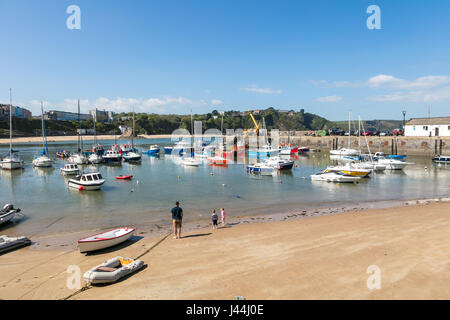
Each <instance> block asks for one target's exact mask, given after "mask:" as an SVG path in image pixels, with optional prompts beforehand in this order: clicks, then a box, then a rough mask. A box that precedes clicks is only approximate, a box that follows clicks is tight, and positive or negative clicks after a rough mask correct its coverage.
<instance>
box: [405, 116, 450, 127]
mask: <svg viewBox="0 0 450 320" xmlns="http://www.w3.org/2000/svg"><path fill="white" fill-rule="evenodd" d="M440 124H444V125H450V117H436V118H412V119H411V120H409V121H408V122H406V123H405V125H406V126H412V125H440Z"/></svg>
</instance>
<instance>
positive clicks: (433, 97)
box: [368, 86, 450, 103]
mask: <svg viewBox="0 0 450 320" xmlns="http://www.w3.org/2000/svg"><path fill="white" fill-rule="evenodd" d="M368 100H371V101H378V102H401V101H406V102H425V103H426V102H439V101H450V87H449V86H447V87H443V88H438V89H432V90H415V91H397V92H394V93H390V94H385V95H378V96H373V97H369V98H368Z"/></svg>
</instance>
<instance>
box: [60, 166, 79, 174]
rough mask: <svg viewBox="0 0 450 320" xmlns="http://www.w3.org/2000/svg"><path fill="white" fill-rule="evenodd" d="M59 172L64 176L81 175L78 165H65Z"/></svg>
mask: <svg viewBox="0 0 450 320" xmlns="http://www.w3.org/2000/svg"><path fill="white" fill-rule="evenodd" d="M59 171H60V172H61V174H62V175H66V176H69V175H75V174H79V173H80V169H79V168H78V165H77V164H76V163H66V164H64V168H59Z"/></svg>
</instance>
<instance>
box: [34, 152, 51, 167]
mask: <svg viewBox="0 0 450 320" xmlns="http://www.w3.org/2000/svg"><path fill="white" fill-rule="evenodd" d="M52 165H53V160H52V159H50V158H49V157H47V156H46V155H45V154H43V155H42V156H39V157H37V158H34V159H33V166H35V167H41V168H48V167H51V166H52Z"/></svg>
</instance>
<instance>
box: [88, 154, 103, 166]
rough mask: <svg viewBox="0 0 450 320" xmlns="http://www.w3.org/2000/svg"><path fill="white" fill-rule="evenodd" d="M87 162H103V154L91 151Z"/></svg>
mask: <svg viewBox="0 0 450 320" xmlns="http://www.w3.org/2000/svg"><path fill="white" fill-rule="evenodd" d="M88 162H89V163H91V164H99V163H102V162H103V156H101V155H99V154H97V153H95V152H92V153H91V154H90V155H89V157H88Z"/></svg>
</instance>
